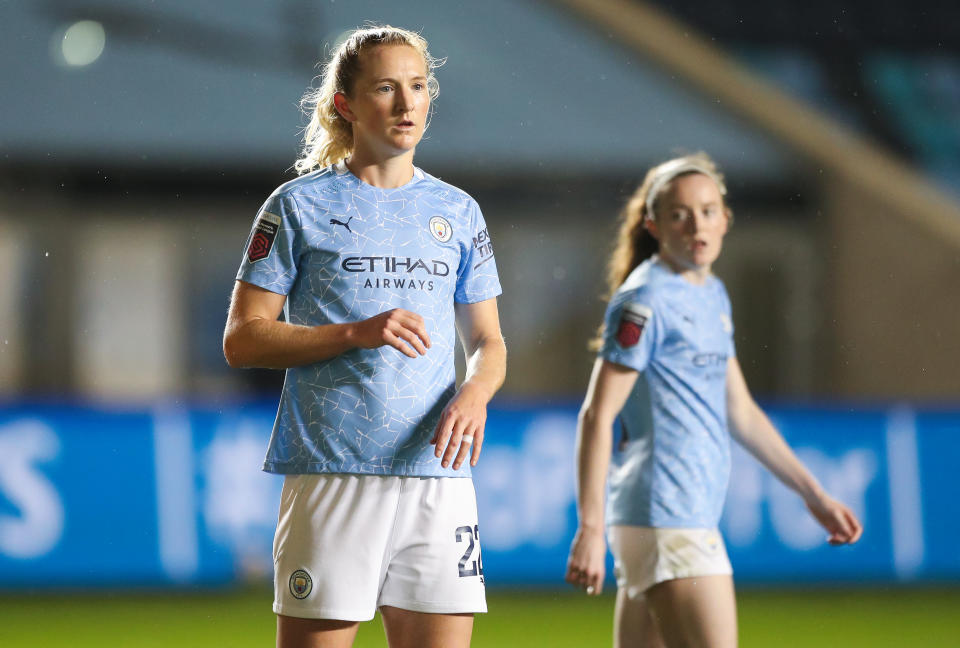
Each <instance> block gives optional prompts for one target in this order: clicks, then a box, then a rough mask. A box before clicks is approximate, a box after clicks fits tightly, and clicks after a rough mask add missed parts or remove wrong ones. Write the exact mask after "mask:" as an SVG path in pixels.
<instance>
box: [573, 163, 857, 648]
mask: <svg viewBox="0 0 960 648" xmlns="http://www.w3.org/2000/svg"><path fill="white" fill-rule="evenodd" d="M725 194H726V188H725V186H724V183H723V178H722V176H721V175H720V174H719V173H718V171H717V169H716V166H715V165H714V163H713V162H712V161H711V160H710V158H709V157H707V156H706V155H705V154H697V155H690V156H686V157H681V158H676V159H673V160H670V161H668V162H665V163H663V164H661V165H659V166H657V167H654V168H653V169H651V170H650V172H649V173H647V176H646V179H645V180H644V182H643V184H642V185H641V186H640V188H639V189H638V190H637V191H636V193H635V194H634V195H633V197H632V198H631V199H630V201H629V202H628V204H627V206H626V208H625V209H624V212H623V224H622V227H621V230H620V236H619V240H618V245H617V248H616V250H615V252H614V255H613V258H612V260H611V264H610V274H609V284H610V291H611V294H612V297H611V299H610V303H609V306H608V308H607V313H606V318H605V322H604V327H603V330H602V334H601V339H600V341H599V346H600V353H599V357H598V358H597V361H596V363H595V364H594V368H593V373H592V375H591V377H590V384H589V387H588V388H587V394H586V398H585V400H584V404H583V407H582V409H581V410H580V417H579V423H578V431H577V476H578V486H577V502H578V514H579V519H580V525H579V528H578V529H577V534H576V537H575V538H574V541H573V545H572V547H571V549H570V558H569V560H568V564H567V580H568V581H569V582H570V583H573V584H574V585H578V586H580V587H583V588H585V589H586V591H587V593H588V594H599V593H600V589H601V587H602V585H603V579H604V555H605V553H606V546H605V543H604V526H605V521H604V490H605V488H604V487H605V484H606V479H607V468H608V464H609V461H610V453H611V445H612V436H613V435H612V426H613V423H614V420H615V419H616V418H617V417H618V416H619V417H620V423H621V426H622V430H623V437H622V440H621V441H620V449H621V450H622V452H621V453H620V455H619V457H618V458H617V461H616V463H615V465H614V466H613V468H612V470H611V471H610V495H609V501H608V502H607V512H606V528H607V532H608V533H609V539H610V546H611V550H612V552H613V555H614V560H615V565H616V575H617V604H616V611H615V618H614V625H615V630H614V645H615V646H619V647H623V648H625V647H627V646H664V645H665V646H668V647H669V648H676V647H681V646H682V647H688V646H693V647H709V648H728V647H733V646H736V644H737V625H736V606H735V600H734V592H733V579H732V570H731V568H730V562H729V560H728V559H727V555H726V549H725V548H724V544H723V540H722V539H721V537H720V535H719V533H718V532H717V528H716V527H717V523H718V521H719V519H720V513H721V509H722V507H723V500H724V497H725V495H726V488H727V479H728V476H729V473H730V443H729V435H731V434H732V435H733V437H734V438H735V439H736V440H737V441H739V442H740V443H741V444H742V445H743V446H744V447H746V448H747V450H749V451H750V452H751V453H752V454H753V455H754V456H755V457H756V458H757V459H759V460H760V461H761V462H762V463H763V464H764V465H765V466H766V467H767V468H768V469H769V470H771V471H772V472H773V473H774V474H775V475H776V476H777V477H778V478H779V479H780V480H781V481H783V483H785V484H786V485H787V486H789V487H790V488H792V489H793V490H795V491H796V492H797V493H798V494H800V495H801V496H802V497H803V499H804V501H805V502H806V504H807V507H808V508H809V510H810V512H811V513H812V514H813V516H814V517H815V518H816V519H817V521H818V522H819V523H820V524H822V525H823V526H824V527H825V528H826V529H827V531H828V532H829V534H830V535H829V541H830V542H831V543H834V544H843V543H848V542H856V541H857V539H858V538H859V537H860V533H861V525H860V522H859V521H858V520H857V519H856V517H855V516H854V515H853V513H852V512H851V511H850V510H849V509H848V508H847V507H846V506H844V505H843V504H841V503H839V502H837V501H836V500H834V499H832V498H831V497H830V496H829V495H827V493H825V492H824V491H823V489H822V488H821V487H820V485H819V484H818V483H817V481H816V480H815V479H814V478H813V476H812V475H811V474H810V473H809V472H808V471H807V469H806V468H805V467H804V466H803V465H802V464H801V463H800V462H799V461H798V460H797V458H796V456H794V454H793V452H792V451H791V450H790V448H789V447H788V446H787V444H786V443H785V442H784V440H783V438H782V437H781V436H780V435H779V433H778V432H777V431H776V429H774V427H773V425H772V424H771V423H770V420H769V419H768V418H767V417H766V416H765V415H764V413H763V412H762V411H761V410H760V408H759V407H758V406H757V404H756V403H755V402H754V400H753V398H752V396H751V395H750V392H749V390H748V389H747V385H746V383H745V382H744V379H743V374H742V373H741V371H740V365H739V364H738V362H737V359H736V356H735V354H734V346H733V324H732V321H731V318H730V301H729V299H728V298H727V293H726V290H725V289H724V287H723V284H722V283H721V281H720V280H719V279H717V278H716V277H715V276H713V275H712V274H711V272H710V268H711V266H712V264H713V263H714V261H716V259H717V257H718V256H719V255H720V249H721V244H722V243H723V237H724V235H725V234H726V233H727V229H728V227H729V225H730V218H731V213H730V211H729V209H727V207H726V206H725V204H724V195H725Z"/></svg>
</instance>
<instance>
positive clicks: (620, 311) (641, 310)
mask: <svg viewBox="0 0 960 648" xmlns="http://www.w3.org/2000/svg"><path fill="white" fill-rule="evenodd" d="M661 329H662V325H661V324H660V318H659V317H658V316H657V312H656V310H655V308H654V304H653V302H652V300H650V299H649V298H648V297H646V296H644V295H642V294H641V295H631V296H630V297H628V298H623V299H617V300H615V301H611V303H610V306H609V307H608V308H607V314H606V317H605V319H604V327H603V345H602V346H601V347H600V357H601V358H603V359H604V360H607V361H609V362H613V363H616V364H619V365H623V366H625V367H630V368H631V369H636V370H637V371H643V370H644V369H646V368H647V365H648V364H649V363H650V358H651V357H653V354H654V352H655V351H656V348H657V346H658V338H659V336H660V335H661Z"/></svg>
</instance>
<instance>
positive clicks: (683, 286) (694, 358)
mask: <svg viewBox="0 0 960 648" xmlns="http://www.w3.org/2000/svg"><path fill="white" fill-rule="evenodd" d="M734 353H735V351H734V345H733V323H732V320H731V312H730V299H729V298H728V297H727V291H726V289H725V288H724V287H723V283H722V282H721V281H720V280H719V279H717V278H716V277H713V276H711V277H710V278H709V279H707V281H706V283H705V284H703V285H694V284H692V283H690V282H689V281H687V280H685V279H683V278H682V277H680V276H679V275H677V274H675V273H674V272H672V271H671V270H670V269H669V268H668V267H667V266H665V265H664V264H663V263H662V262H659V261H658V259H657V257H653V258H652V259H650V260H648V261H645V262H644V263H642V264H640V265H639V266H638V267H637V268H636V269H635V270H634V271H633V272H632V273H631V274H630V276H629V277H627V280H626V281H625V282H624V283H623V285H622V286H621V287H620V288H619V290H618V291H617V292H616V294H615V295H614V296H613V298H612V299H611V300H610V304H609V306H608V307H607V313H606V318H605V327H604V340H603V347H602V348H601V350H600V356H601V357H602V358H604V359H605V360H608V361H610V362H614V363H616V364H619V365H623V366H626V367H629V368H631V369H636V370H637V371H638V372H640V374H639V376H638V377H637V382H636V385H635V386H634V388H633V391H632V392H631V393H630V396H629V397H628V399H627V402H626V404H625V405H624V407H623V410H622V411H621V412H620V424H621V432H622V438H621V440H620V443H619V444H618V446H617V452H615V453H614V458H613V462H612V464H611V468H610V495H609V499H608V502H607V520H608V524H625V525H637V526H653V527H685V528H689V527H707V528H712V527H715V526H716V525H717V523H718V522H719V520H720V514H721V511H722V509H723V501H724V497H725V496H726V491H727V482H728V479H729V475H730V436H729V432H728V429H727V400H726V399H727V387H726V385H727V382H726V380H727V360H728V358H730V357H732V356H733V355H734Z"/></svg>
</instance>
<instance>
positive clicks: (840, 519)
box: [806, 494, 863, 545]
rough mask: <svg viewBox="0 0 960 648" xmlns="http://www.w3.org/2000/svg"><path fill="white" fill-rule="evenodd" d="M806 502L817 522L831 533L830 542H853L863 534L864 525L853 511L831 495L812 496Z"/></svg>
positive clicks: (837, 543) (838, 543) (833, 543)
mask: <svg viewBox="0 0 960 648" xmlns="http://www.w3.org/2000/svg"><path fill="white" fill-rule="evenodd" d="M806 504H807V508H808V509H810V513H811V514H812V515H813V517H814V518H816V520H817V522H819V523H820V525H821V526H823V528H824V529H826V530H827V531H828V532H829V533H830V536H829V537H828V538H827V542H829V543H830V544H832V545H842V544H853V543H854V542H856V541H857V540H859V539H860V536H861V535H862V534H863V525H862V524H861V523H860V520H858V519H857V516H856V515H854V514H853V511H851V510H850V509H849V508H847V507H846V506H845V505H844V504H842V503H840V502H838V501H837V500H835V499H833V498H832V497H830V496H829V495H826V494H823V495H820V496H818V497H816V498H812V499H811V500H810V501H808V502H807V503H806Z"/></svg>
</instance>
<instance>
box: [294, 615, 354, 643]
mask: <svg viewBox="0 0 960 648" xmlns="http://www.w3.org/2000/svg"><path fill="white" fill-rule="evenodd" d="M359 625H360V624H359V623H357V622H356V621H335V620H332V619H300V618H297V617H289V616H284V615H282V614H278V615H277V648H350V646H352V645H353V640H354V638H355V637H356V636H357V628H358V627H359Z"/></svg>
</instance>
